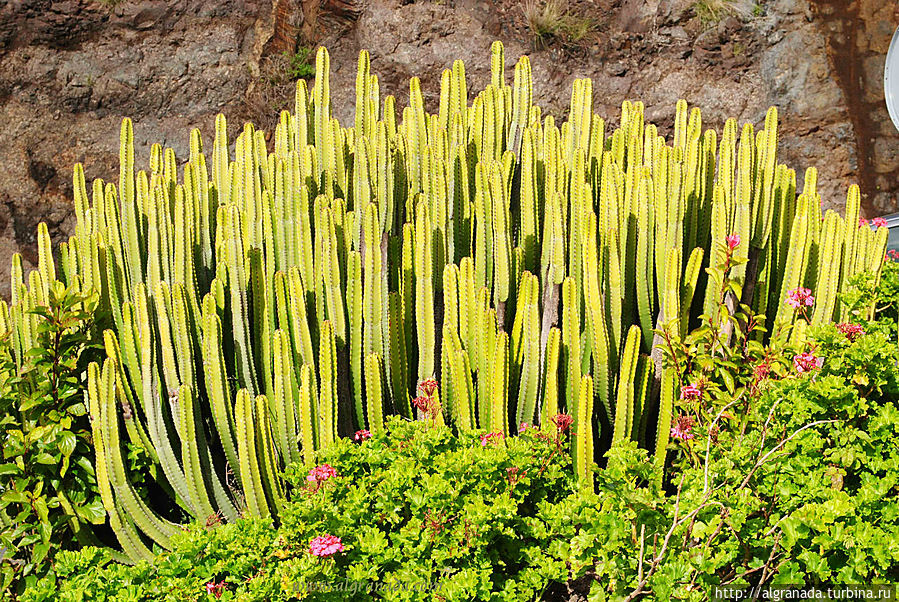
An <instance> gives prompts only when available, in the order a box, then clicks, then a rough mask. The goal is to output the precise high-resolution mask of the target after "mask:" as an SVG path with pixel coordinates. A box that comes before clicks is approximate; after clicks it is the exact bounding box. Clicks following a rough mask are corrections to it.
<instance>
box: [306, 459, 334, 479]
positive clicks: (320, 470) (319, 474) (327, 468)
mask: <svg viewBox="0 0 899 602" xmlns="http://www.w3.org/2000/svg"><path fill="white" fill-rule="evenodd" d="M336 476H337V471H335V470H334V468H333V467H332V466H331V465H330V464H322V465H321V466H316V467H315V468H313V469H312V470H310V471H309V476H307V477H306V480H307V481H311V482H313V483H323V482H324V481H327V480H328V479H330V478H332V477H336Z"/></svg>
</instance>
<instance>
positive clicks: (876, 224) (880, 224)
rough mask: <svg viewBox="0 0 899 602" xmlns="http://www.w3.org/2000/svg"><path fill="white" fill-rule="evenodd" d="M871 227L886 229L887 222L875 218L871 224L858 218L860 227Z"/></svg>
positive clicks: (880, 218)
mask: <svg viewBox="0 0 899 602" xmlns="http://www.w3.org/2000/svg"><path fill="white" fill-rule="evenodd" d="M869 224H870V225H871V226H872V227H874V228H885V227H886V225H887V221H886V220H885V219H883V218H882V217H875V218H874V219H872V220H871V221H870V222H869V221H868V220H866V219H865V218H863V217H860V218H858V227H859V228H861V227H863V226H867V225H869Z"/></svg>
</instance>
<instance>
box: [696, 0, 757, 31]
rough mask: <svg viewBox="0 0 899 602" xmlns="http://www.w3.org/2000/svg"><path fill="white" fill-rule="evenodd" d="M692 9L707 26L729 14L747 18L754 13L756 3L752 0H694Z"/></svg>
mask: <svg viewBox="0 0 899 602" xmlns="http://www.w3.org/2000/svg"><path fill="white" fill-rule="evenodd" d="M693 11H694V12H695V13H696V16H697V17H699V20H700V21H701V22H702V24H703V25H705V26H709V25H713V24H715V23H718V22H719V21H720V20H721V19H724V18H725V17H730V16H734V17H737V18H739V19H749V18H750V17H752V16H753V15H754V14H755V11H756V3H755V2H754V1H753V0H696V2H694V3H693Z"/></svg>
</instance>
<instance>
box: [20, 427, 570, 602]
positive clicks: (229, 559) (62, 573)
mask: <svg viewBox="0 0 899 602" xmlns="http://www.w3.org/2000/svg"><path fill="white" fill-rule="evenodd" d="M566 438H567V437H566V435H564V434H563V433H561V432H560V430H559V429H556V427H554V426H553V430H550V431H547V430H538V429H534V428H529V429H524V432H523V433H522V434H521V435H520V436H518V437H510V438H504V437H501V436H496V435H495V434H491V433H468V434H464V435H460V436H455V435H453V433H452V431H451V430H450V429H449V428H448V427H446V426H439V425H437V426H435V425H430V424H428V423H427V422H423V421H420V422H414V423H413V422H407V421H403V420H400V419H398V418H394V419H391V420H390V422H389V432H388V433H386V434H384V435H376V436H374V437H371V438H368V437H367V436H366V435H365V434H363V433H360V435H359V437H358V439H359V441H358V442H356V443H354V442H352V441H350V440H348V439H344V440H341V441H339V442H337V443H336V444H335V445H334V446H332V447H330V448H328V449H327V450H325V451H324V452H323V454H322V456H321V458H320V460H319V462H320V464H319V465H318V466H302V465H294V466H293V467H292V469H291V470H290V472H289V475H288V478H289V480H290V481H291V482H292V483H293V484H294V486H295V488H296V491H297V494H296V496H295V499H294V500H293V501H292V503H291V504H289V505H287V507H286V509H285V511H284V513H283V515H282V516H281V520H282V525H281V527H280V528H279V529H278V530H276V529H274V527H272V524H271V522H270V521H263V520H253V519H241V520H239V521H238V522H236V523H232V524H222V525H220V526H215V528H211V527H212V525H211V524H210V523H207V525H196V526H194V527H192V528H191V529H190V530H188V531H186V532H184V533H182V534H179V535H176V536H175V537H173V538H172V542H171V543H172V551H171V552H165V553H162V554H160V555H159V556H157V558H156V559H155V560H154V561H152V562H140V563H138V564H137V565H135V566H133V567H128V566H124V565H121V564H117V563H115V562H114V561H113V558H112V557H111V555H110V554H109V552H108V551H106V550H97V549H85V550H82V551H81V552H71V553H65V554H63V555H62V556H61V557H60V559H59V561H58V562H57V566H56V574H55V576H53V577H48V578H47V579H45V580H44V581H43V582H42V583H41V584H40V585H39V586H38V587H35V588H33V589H32V590H31V591H30V592H29V593H28V595H26V596H25V597H23V600H33V601H37V600H85V599H91V600H92V599H113V600H125V599H128V600H138V599H139V600H169V599H177V600H190V599H201V598H203V595H204V594H203V592H205V591H206V588H207V584H208V587H209V589H210V590H211V591H212V592H213V594H214V592H216V591H218V592H220V594H221V599H223V600H225V599H240V600H287V599H291V597H292V596H298V597H301V598H303V599H309V600H334V599H335V596H337V595H340V599H346V600H371V599H373V598H374V599H387V600H421V599H431V597H430V596H432V595H439V596H443V599H445V600H523V599H533V598H535V597H539V596H540V594H541V592H542V591H543V590H544V589H545V588H546V586H547V584H548V583H549V582H550V581H552V580H564V579H566V576H567V568H566V566H565V564H564V563H561V562H547V561H546V558H545V554H544V547H545V544H546V534H545V533H544V532H543V531H544V527H543V523H542V521H540V520H539V519H538V518H537V517H538V516H539V515H541V514H542V513H544V512H546V508H549V507H552V506H553V505H554V504H557V503H560V502H561V501H562V500H564V499H565V498H566V497H567V496H569V495H571V494H572V493H573V492H574V491H575V487H574V482H573V477H572V473H571V464H570V462H571V461H570V457H569V455H568V453H567V451H566V449H565V448H566V447H567V445H566ZM213 522H214V521H213ZM322 538H324V539H322ZM332 538H333V539H332ZM313 542H316V543H315V545H313ZM328 544H330V547H329V545H328ZM337 550H339V553H332V552H334V551H337ZM331 588H334V589H331ZM369 590H371V591H369ZM337 592H339V594H338V593H337Z"/></svg>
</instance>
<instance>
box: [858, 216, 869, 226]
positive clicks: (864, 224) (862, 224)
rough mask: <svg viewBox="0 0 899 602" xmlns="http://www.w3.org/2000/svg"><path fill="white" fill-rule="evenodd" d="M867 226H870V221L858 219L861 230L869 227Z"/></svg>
mask: <svg viewBox="0 0 899 602" xmlns="http://www.w3.org/2000/svg"><path fill="white" fill-rule="evenodd" d="M867 225H868V220H866V219H865V218H863V217H860V218H858V227H859V228H861V227H862V226H867Z"/></svg>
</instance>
